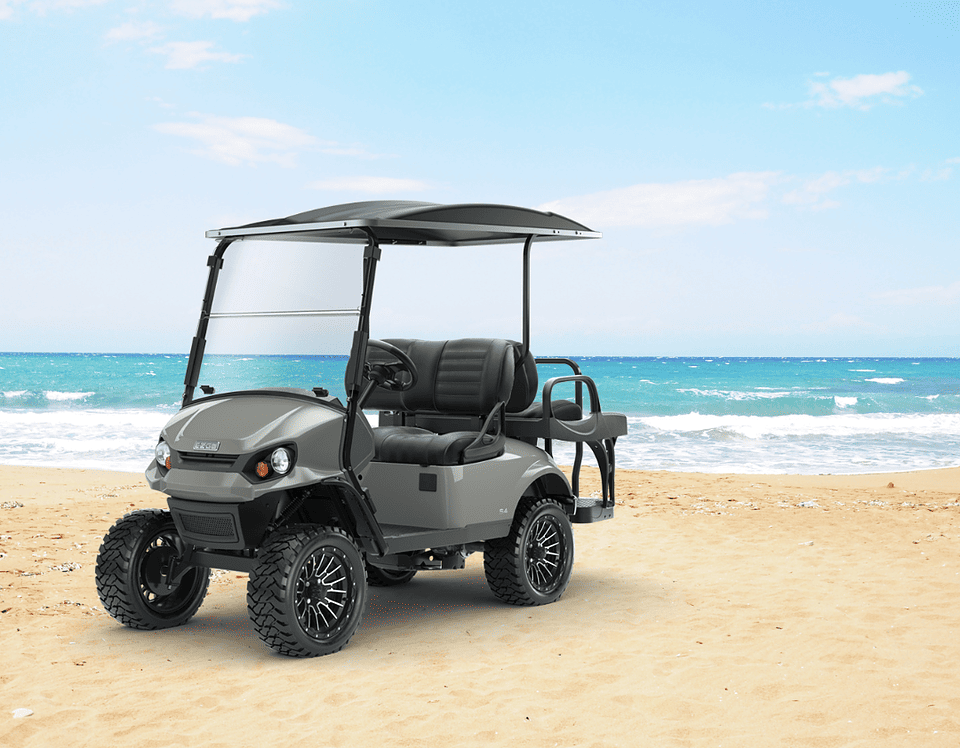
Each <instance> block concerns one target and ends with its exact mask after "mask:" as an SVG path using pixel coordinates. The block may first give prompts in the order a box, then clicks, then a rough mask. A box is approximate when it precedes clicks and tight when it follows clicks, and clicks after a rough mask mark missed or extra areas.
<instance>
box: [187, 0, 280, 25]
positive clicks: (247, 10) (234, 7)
mask: <svg viewBox="0 0 960 748" xmlns="http://www.w3.org/2000/svg"><path fill="white" fill-rule="evenodd" d="M280 5H281V4H280V2H278V0H171V3H170V8H171V10H173V11H174V12H175V13H180V14H181V15H185V16H189V17H191V18H203V17H204V16H209V17H210V18H226V19H229V20H231V21H249V20H250V19H251V18H253V17H254V16H257V15H260V14H261V13H267V12H269V11H271V10H273V9H275V8H279V7H280Z"/></svg>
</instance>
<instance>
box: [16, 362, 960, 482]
mask: <svg viewBox="0 0 960 748" xmlns="http://www.w3.org/2000/svg"><path fill="white" fill-rule="evenodd" d="M573 358H574V359H575V360H577V361H578V363H579V365H580V366H581V368H582V369H583V371H584V373H585V374H588V375H590V376H591V377H593V379H594V380H595V381H596V382H597V386H598V389H599V392H600V397H601V401H602V406H603V408H604V410H612V411H619V412H622V413H626V414H627V416H628V422H629V424H630V433H629V434H628V435H627V436H626V437H623V438H621V439H620V440H619V441H618V444H617V459H618V464H619V465H620V466H622V467H630V468H639V469H666V470H689V471H703V472H747V473H806V474H816V473H862V472H874V471H895V470H912V469H922V468H934V467H946V466H955V465H960V360H958V359H882V358H831V359H799V358H787V359H780V358H777V359H770V358H604V357H586V358H582V357H581V358H578V357H573ZM186 360H187V357H186V356H185V355H181V354H169V355H165V354H116V355H113V354H90V353H82V354H38V353H29V354H23V353H0V464H27V465H57V466H62V467H88V468H107V469H116V470H135V471H139V470H142V469H143V468H144V467H145V466H146V464H147V463H148V462H149V459H150V455H151V453H152V450H153V446H154V444H155V443H156V438H157V434H158V432H159V430H160V428H161V427H162V426H163V424H164V423H165V422H166V420H167V419H168V418H169V417H170V416H171V415H172V414H173V413H175V412H176V410H177V408H178V407H179V403H180V399H181V396H182V392H183V374H184V370H185V368H186ZM345 366H346V361H345V359H343V358H336V357H331V358H327V357H304V356H297V357H284V356H259V357H236V356H218V357H213V358H210V360H209V361H208V362H207V363H205V365H204V369H203V372H202V375H201V382H202V383H208V384H213V385H214V386H216V388H217V390H218V391H225V390H229V389H231V388H234V387H236V386H241V383H242V384H243V385H244V386H246V385H253V386H269V385H283V386H293V387H305V388H311V387H315V386H323V387H327V388H328V389H329V390H330V391H331V393H332V394H339V395H340V396H341V397H342V393H343V384H342V383H343V371H344V368H345ZM566 373H569V371H568V370H564V369H562V368H556V367H542V368H541V382H542V381H543V380H544V379H545V378H546V377H547V376H553V375H559V374H566ZM562 387H563V385H558V387H557V388H556V389H555V391H554V397H569V396H570V395H571V390H570V389H569V388H568V389H567V390H563V389H562ZM571 455H572V452H570V451H564V450H563V449H559V450H558V459H559V461H561V462H564V461H570V459H572V458H571Z"/></svg>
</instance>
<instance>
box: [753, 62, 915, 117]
mask: <svg viewBox="0 0 960 748" xmlns="http://www.w3.org/2000/svg"><path fill="white" fill-rule="evenodd" d="M828 75H829V73H814V76H815V77H818V78H825V77H827V76H828ZM807 85H808V86H809V90H810V96H811V98H810V99H808V100H807V101H802V102H800V103H796V104H771V103H769V102H768V103H765V104H763V105H762V106H763V108H764V109H798V108H802V109H809V108H810V107H815V106H820V107H824V108H826V109H838V108H840V107H851V108H853V109H861V110H863V111H867V110H868V109H870V108H872V107H873V106H875V105H876V104H878V103H882V104H902V103H903V102H904V101H905V100H906V99H908V98H909V99H915V98H916V97H918V96H922V95H923V89H921V88H920V87H919V86H916V85H912V84H911V83H910V74H909V73H907V72H905V71H903V70H900V71H898V72H896V73H881V74H879V75H855V76H853V77H852V78H839V77H838V78H834V79H833V80H831V81H826V82H824V81H814V80H809V81H807Z"/></svg>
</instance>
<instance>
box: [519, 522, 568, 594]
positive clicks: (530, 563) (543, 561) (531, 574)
mask: <svg viewBox="0 0 960 748" xmlns="http://www.w3.org/2000/svg"><path fill="white" fill-rule="evenodd" d="M526 550H527V552H526V556H525V560H524V566H525V570H526V574H527V580H528V581H529V582H530V586H531V587H533V589H534V590H536V591H537V592H538V593H540V594H541V595H549V594H550V593H551V592H553V591H554V590H555V589H556V588H557V585H559V583H560V581H561V579H562V577H563V563H564V557H565V552H566V548H565V547H564V541H563V531H562V529H561V527H560V523H559V521H558V520H557V519H556V518H555V517H550V516H543V517H539V518H538V519H537V520H536V521H535V522H534V523H533V525H532V526H531V527H530V532H529V533H528V534H527V549H526Z"/></svg>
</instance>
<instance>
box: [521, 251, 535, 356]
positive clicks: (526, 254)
mask: <svg viewBox="0 0 960 748" xmlns="http://www.w3.org/2000/svg"><path fill="white" fill-rule="evenodd" d="M532 246H533V234H530V236H528V237H527V239H526V241H524V243H523V355H524V356H526V355H527V353H529V351H530V248H531V247H532Z"/></svg>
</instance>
